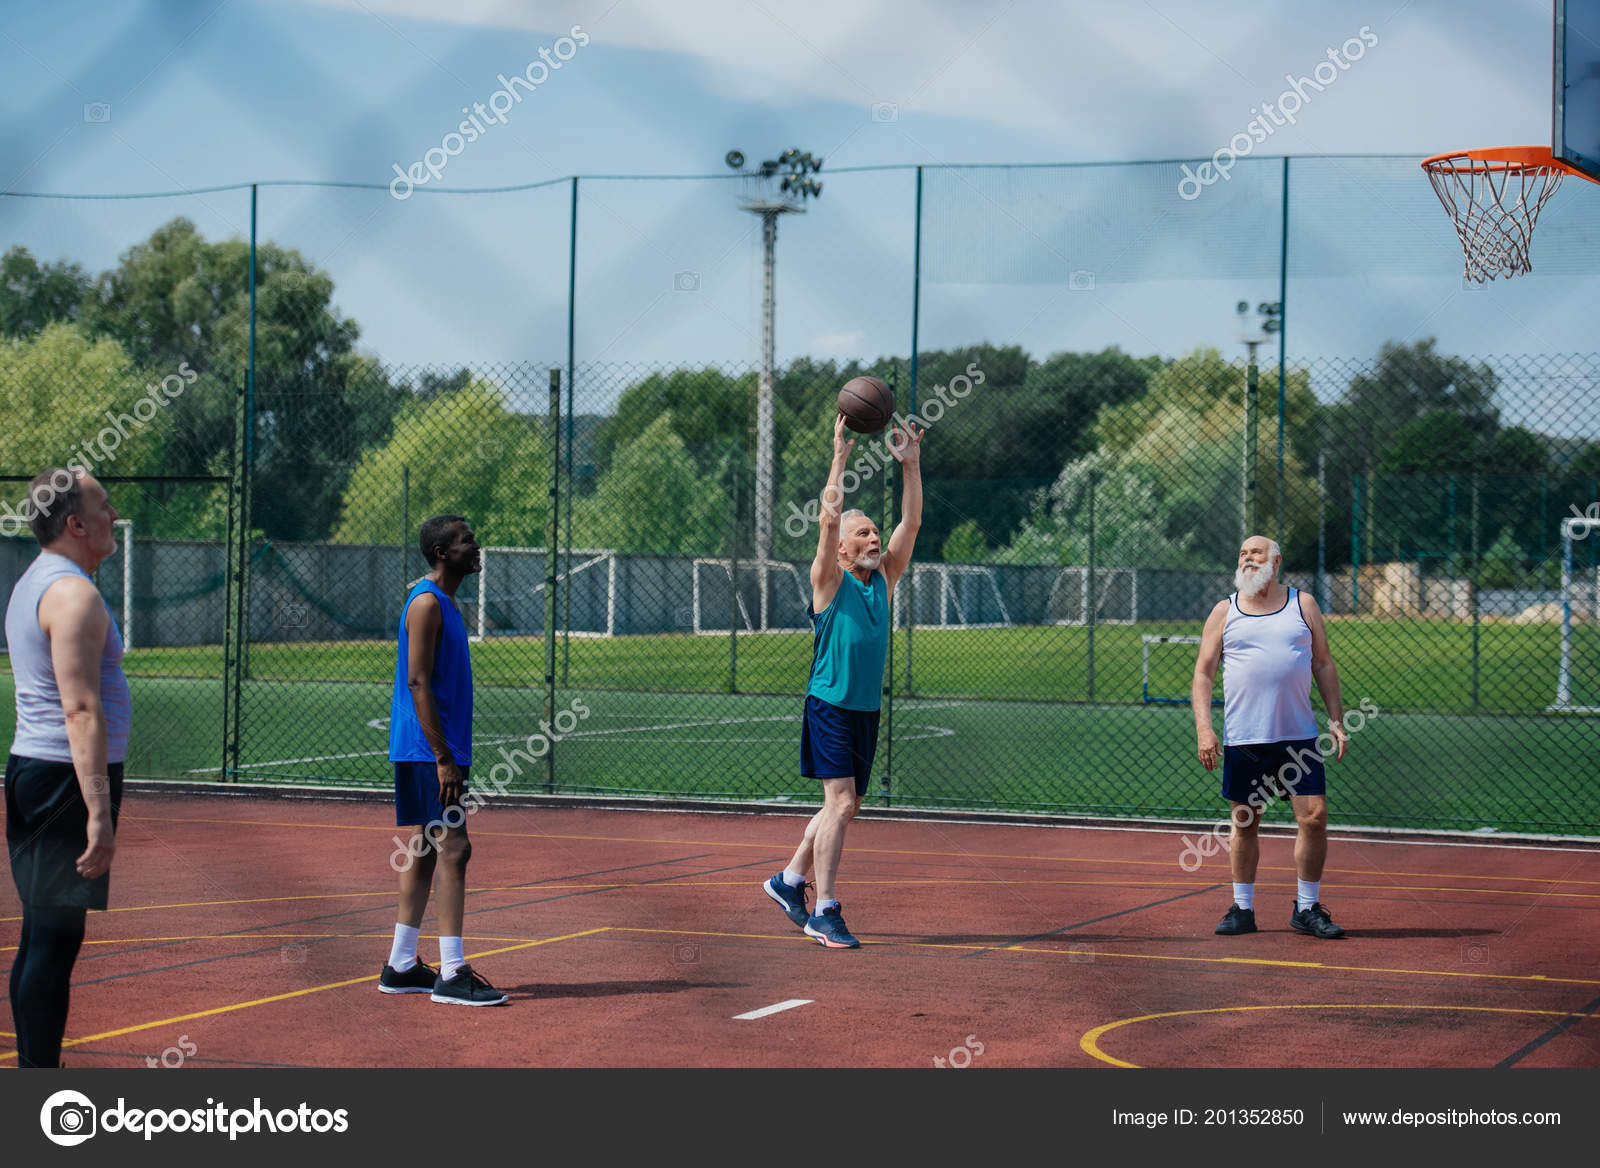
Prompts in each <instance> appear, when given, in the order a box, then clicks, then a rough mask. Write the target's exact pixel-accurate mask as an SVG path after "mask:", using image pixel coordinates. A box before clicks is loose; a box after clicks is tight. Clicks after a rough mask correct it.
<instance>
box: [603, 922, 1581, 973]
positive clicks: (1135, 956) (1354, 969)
mask: <svg viewBox="0 0 1600 1168" xmlns="http://www.w3.org/2000/svg"><path fill="white" fill-rule="evenodd" d="M611 931H612V932H613V933H653V934H665V935H670V936H682V937H727V938H730V939H737V940H750V941H799V940H802V938H801V937H800V936H798V935H797V934H794V933H784V934H778V933H715V932H711V931H710V930H706V929H644V928H636V927H634V926H632V925H613V926H611ZM1063 939H1065V938H1063ZM862 944H863V945H879V946H882V947H884V948H905V949H962V950H980V949H983V950H989V951H991V952H995V953H1046V954H1049V955H1051V956H1054V957H1119V958H1126V959H1128V960H1131V961H1199V962H1203V963H1209V964H1213V965H1263V966H1273V967H1281V968H1285V969H1326V970H1332V971H1334V972H1339V973H1404V974H1412V975H1419V976H1429V977H1475V978H1487V979H1489V980H1493V981H1532V982H1539V983H1540V984H1541V985H1583V986H1592V985H1600V980H1592V979H1588V978H1580V977H1547V976H1546V975H1545V974H1542V973H1469V972H1465V971H1457V970H1450V969H1392V968H1388V967H1385V966H1369V965H1328V964H1326V963H1324V962H1321V961H1282V960H1274V959H1272V958H1267V957H1175V956H1168V955H1166V954H1160V953H1112V952H1109V951H1107V950H1104V949H1042V948H1035V947H1033V946H1028V945H980V944H965V945H960V944H953V943H951V942H948V941H870V940H868V941H863V942H862Z"/></svg>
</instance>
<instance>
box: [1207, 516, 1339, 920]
mask: <svg viewBox="0 0 1600 1168" xmlns="http://www.w3.org/2000/svg"><path fill="white" fill-rule="evenodd" d="M1282 566H1283V555H1282V553H1281V552H1280V551H1279V549H1278V545H1277V544H1276V543H1274V542H1273V541H1272V540H1270V539H1266V538H1265V537H1263V536H1259V535H1253V536H1251V537H1250V538H1249V539H1247V540H1245V541H1244V545H1243V546H1242V547H1240V549H1239V568H1238V571H1237V572H1235V574H1234V585H1235V587H1236V588H1238V591H1237V592H1235V593H1234V594H1233V595H1232V596H1230V597H1229V598H1228V599H1227V600H1223V601H1220V602H1219V603H1218V604H1217V606H1216V607H1215V608H1213V609H1212V610H1211V615H1210V616H1209V617H1208V618H1207V619H1206V627H1205V631H1204V632H1203V633H1202V634H1201V637H1200V654H1199V658H1198V660H1197V661H1196V662H1195V667H1194V685H1193V689H1192V691H1191V694H1190V697H1191V700H1192V703H1193V706H1194V719H1195V729H1196V731H1197V732H1198V735H1199V740H1200V762H1201V765H1203V766H1204V767H1205V768H1206V770H1208V771H1209V770H1215V769H1216V766H1217V760H1218V756H1219V754H1220V756H1221V759H1222V794H1223V797H1224V798H1225V799H1227V800H1228V803H1229V812H1230V818H1231V819H1232V821H1233V831H1232V835H1231V837H1230V841H1229V860H1230V864H1231V866H1232V869H1233V904H1232V905H1231V906H1230V907H1229V909H1228V912H1227V915H1226V916H1224V917H1223V918H1222V923H1221V924H1219V925H1218V926H1217V929H1216V931H1217V933H1218V934H1220V935H1222V936H1234V935H1237V934H1240V933H1253V932H1255V931H1256V917H1255V879H1256V864H1257V861H1258V860H1259V858H1260V854H1261V849H1260V841H1259V839H1258V836H1257V827H1258V825H1259V823H1260V818H1261V808H1262V806H1263V805H1264V804H1265V803H1266V802H1267V800H1269V799H1271V798H1273V797H1274V796H1277V797H1278V798H1283V799H1289V800H1291V801H1292V803H1293V805H1294V817H1295V822H1296V824H1297V825H1298V828H1299V830H1298V832H1297V834H1296V836H1295V843H1294V866H1295V874H1296V875H1297V876H1298V878H1299V879H1298V885H1297V890H1296V896H1295V907H1294V912H1293V913H1292V915H1291V916H1290V918H1289V926H1290V928H1292V929H1294V930H1295V931H1297V932H1301V933H1306V934H1309V935H1310V936H1313V937H1322V938H1330V939H1331V938H1335V937H1342V936H1344V930H1343V929H1341V928H1340V927H1339V926H1338V925H1336V924H1334V923H1333V918H1332V917H1331V916H1330V915H1329V914H1328V910H1327V909H1325V908H1323V907H1322V904H1321V902H1320V900H1319V894H1320V886H1321V882H1322V868H1323V864H1324V862H1325V861H1326V859H1327V855H1328V835H1327V831H1328V798H1327V794H1326V783H1325V779H1324V776H1323V770H1322V753H1321V751H1320V750H1319V749H1318V747H1317V718H1316V714H1315V713H1314V712H1313V711H1312V708H1311V683H1312V682H1313V681H1315V682H1316V683H1317V689H1318V691H1319V692H1320V693H1321V694H1322V704H1323V705H1324V706H1325V707H1326V708H1327V711H1328V718H1329V726H1328V734H1329V737H1330V738H1331V740H1332V743H1333V749H1334V751H1335V755H1334V757H1335V758H1339V759H1342V758H1344V752H1345V748H1346V745H1347V738H1346V735H1345V728H1344V705H1343V703H1342V702H1341V700H1340V697H1339V673H1338V670H1337V669H1336V668H1335V667H1334V664H1333V657H1332V655H1331V654H1330V653H1329V652H1328V637H1327V633H1326V631H1325V630H1324V629H1323V625H1322V612H1321V610H1320V609H1319V608H1318V607H1317V602H1316V601H1315V600H1314V599H1313V598H1312V597H1310V596H1307V595H1306V594H1305V593H1304V592H1301V591H1300V590H1299V589H1298V588H1290V587H1286V586H1285V585H1284V584H1283V583H1282V581H1281V580H1280V579H1279V572H1280V570H1281V568H1282ZM1219 662H1220V663H1221V665H1222V694H1223V710H1222V725H1223V733H1224V736H1225V738H1226V744H1225V745H1221V746H1219V744H1218V742H1217V735H1216V731H1215V730H1213V729H1212V725H1211V694H1212V688H1213V685H1214V683H1215V681H1216V676H1217V665H1218V663H1219Z"/></svg>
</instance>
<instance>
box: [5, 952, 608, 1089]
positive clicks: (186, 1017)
mask: <svg viewBox="0 0 1600 1168" xmlns="http://www.w3.org/2000/svg"><path fill="white" fill-rule="evenodd" d="M609 928H610V926H601V927H600V928H598V929H585V930H584V931H583V932H581V933H567V934H565V935H564V936H560V937H544V938H541V939H540V940H537V941H525V942H523V943H522V944H520V945H508V946H506V947H505V948H503V949H488V950H485V951H484V952H482V953H474V954H472V955H470V956H469V957H468V958H467V960H468V961H476V960H478V959H479V958H480V957H494V956H496V955H498V954H501V953H514V952H516V951H517V950H519V949H531V948H533V947H534V946H535V945H552V944H554V943H555V942H557V941H571V940H573V939H574V938H576V937H590V936H593V935H594V934H596V933H604V932H607V931H608V930H609ZM377 980H378V978H377V975H376V974H374V975H371V976H369V977H352V978H350V979H349V980H347V981H335V982H329V983H328V984H327V985H319V986H309V987H307V988H306V989H303V990H291V991H289V992H288V993H286V994H274V995H273V996H272V997H270V998H256V999H255V1000H254V1001H249V1002H236V1003H234V1004H233V1005H231V1006H218V1007H216V1008H215V1009H211V1010H197V1011H195V1012H194V1013H192V1014H179V1015H178V1016H176V1017H173V1018H158V1019H157V1020H156V1021H154V1022H141V1023H139V1024H138V1025H136V1026H124V1027H122V1028H121V1029H119V1030H107V1031H104V1032H102V1033H100V1034H86V1035H84V1036H83V1037H82V1038H69V1039H67V1040H66V1041H65V1042H63V1043H62V1044H61V1045H62V1046H63V1047H67V1046H82V1045H83V1044H84V1043H86V1042H100V1041H102V1040H103V1039H107V1038H120V1037H122V1035H124V1034H136V1033H138V1032H139V1031H141V1030H154V1029H155V1028H156V1027H158V1026H173V1025H176V1024H177V1023H179V1022H192V1021H193V1020H194V1019H196V1018H210V1017H212V1016H214V1015H217V1014H231V1013H233V1012H234V1011H235V1010H248V1009H249V1008H250V1007H252V1006H265V1005H268V1004H269V1003H272V1002H283V1001H287V1000H288V999H290V998H300V997H304V996H305V995H306V994H319V993H321V992H322V991H323V990H337V989H343V988H345V987H346V986H353V985H361V984H362V983H363V982H369V981H377ZM16 1055H17V1052H16V1051H14V1050H7V1051H0V1061H4V1060H6V1059H10V1058H15V1057H16Z"/></svg>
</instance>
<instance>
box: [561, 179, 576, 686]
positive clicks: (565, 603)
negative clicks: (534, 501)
mask: <svg viewBox="0 0 1600 1168" xmlns="http://www.w3.org/2000/svg"><path fill="white" fill-rule="evenodd" d="M577 292H578V176H577V175H573V176H572V224H571V228H570V230H569V232H568V243H567V441H566V448H567V456H566V464H567V547H566V554H565V556H564V557H563V559H564V562H565V564H566V574H567V586H566V587H565V588H563V589H562V590H561V684H562V685H566V684H567V666H568V663H569V653H570V650H571V647H572V646H571V642H572V499H573V495H574V491H573V486H572V447H573V444H574V442H575V438H574V436H573V429H572V425H573V422H572V420H573V418H574V417H575V416H576V413H575V407H574V406H573V402H572V392H573V391H572V386H573V382H574V381H575V380H576V379H577V370H576V369H575V368H574V367H573V353H574V352H575V347H574V343H573V338H574V330H575V329H576V327H577V304H578V299H577Z"/></svg>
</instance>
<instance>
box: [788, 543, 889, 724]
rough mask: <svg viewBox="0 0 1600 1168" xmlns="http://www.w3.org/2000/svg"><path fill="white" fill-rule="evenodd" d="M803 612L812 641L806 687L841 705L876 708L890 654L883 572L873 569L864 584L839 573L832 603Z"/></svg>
mask: <svg viewBox="0 0 1600 1168" xmlns="http://www.w3.org/2000/svg"><path fill="white" fill-rule="evenodd" d="M807 615H808V616H810V617H811V624H812V627H813V629H814V636H815V641H814V643H813V645H812V650H811V684H810V685H808V686H807V687H806V693H808V694H810V695H811V696H812V697H815V698H820V699H821V700H822V701H825V702H827V703H829V704H830V705H835V706H839V707H840V708H842V709H846V710H876V709H877V708H878V707H879V706H880V705H881V704H882V702H883V662H884V658H885V657H887V656H888V655H889V582H888V581H887V580H885V579H884V577H883V573H882V572H874V573H872V578H871V580H869V581H868V582H867V583H865V584H863V583H862V582H861V581H860V580H857V579H856V578H855V577H854V576H852V575H851V574H850V573H849V572H846V573H844V579H842V580H840V581H839V591H838V592H836V593H835V594H834V597H833V603H832V604H830V605H828V607H827V608H825V609H823V610H822V611H821V612H820V613H818V612H808V613H807Z"/></svg>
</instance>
